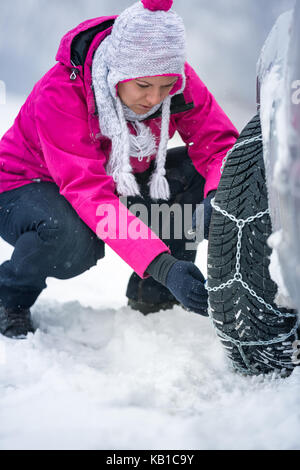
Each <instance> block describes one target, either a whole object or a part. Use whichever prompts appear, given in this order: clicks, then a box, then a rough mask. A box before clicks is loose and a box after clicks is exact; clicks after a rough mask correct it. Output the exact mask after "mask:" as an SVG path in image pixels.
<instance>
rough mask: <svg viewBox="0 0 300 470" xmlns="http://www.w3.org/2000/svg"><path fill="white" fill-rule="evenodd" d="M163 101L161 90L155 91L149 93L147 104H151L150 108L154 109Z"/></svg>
mask: <svg viewBox="0 0 300 470" xmlns="http://www.w3.org/2000/svg"><path fill="white" fill-rule="evenodd" d="M161 101H162V96H161V92H160V89H157V90H156V89H153V90H151V91H149V93H148V95H147V102H148V103H149V106H151V107H153V106H155V105H156V104H159V103H160V102H161Z"/></svg>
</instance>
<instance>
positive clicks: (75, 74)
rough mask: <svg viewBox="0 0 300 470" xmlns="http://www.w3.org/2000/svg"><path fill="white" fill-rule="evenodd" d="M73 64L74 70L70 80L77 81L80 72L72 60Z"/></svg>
mask: <svg viewBox="0 0 300 470" xmlns="http://www.w3.org/2000/svg"><path fill="white" fill-rule="evenodd" d="M71 64H72V65H73V68H72V73H71V75H70V80H76V78H77V75H78V74H79V70H78V69H77V68H75V64H74V62H72V60H71Z"/></svg>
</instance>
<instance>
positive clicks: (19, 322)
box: [0, 302, 35, 339]
mask: <svg viewBox="0 0 300 470" xmlns="http://www.w3.org/2000/svg"><path fill="white" fill-rule="evenodd" d="M34 332H35V329H34V327H33V324H32V319H31V314H30V310H29V309H22V308H5V307H4V306H3V305H2V303H1V302H0V334H2V335H4V336H7V337H8V338H14V339H24V338H26V336H27V335H28V333H34Z"/></svg>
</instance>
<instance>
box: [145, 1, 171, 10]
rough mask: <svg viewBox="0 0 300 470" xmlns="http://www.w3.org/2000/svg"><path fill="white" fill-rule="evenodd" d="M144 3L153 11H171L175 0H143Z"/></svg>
mask: <svg viewBox="0 0 300 470" xmlns="http://www.w3.org/2000/svg"><path fill="white" fill-rule="evenodd" d="M142 4H143V5H144V7H145V8H147V9H148V10H151V11H157V10H164V11H169V10H170V8H171V7H172V5H173V0H142Z"/></svg>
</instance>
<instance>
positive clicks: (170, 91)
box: [0, 0, 238, 337]
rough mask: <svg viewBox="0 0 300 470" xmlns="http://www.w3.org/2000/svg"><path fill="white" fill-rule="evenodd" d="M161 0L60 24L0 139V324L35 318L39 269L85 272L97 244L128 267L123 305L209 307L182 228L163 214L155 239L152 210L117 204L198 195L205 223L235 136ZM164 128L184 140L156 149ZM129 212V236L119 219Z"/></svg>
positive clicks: (12, 326)
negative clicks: (44, 65)
mask: <svg viewBox="0 0 300 470" xmlns="http://www.w3.org/2000/svg"><path fill="white" fill-rule="evenodd" d="M171 6H172V0H142V1H138V2H137V3H135V4H134V5H133V6H131V7H130V8H128V9H127V10H125V11H124V12H123V13H122V14H121V15H119V16H118V17H115V16H113V17H101V18H95V19H92V20H88V21H85V22H84V23H81V24H80V25H79V26H78V27H76V28H75V29H74V30H72V31H70V32H68V33H67V34H66V35H65V36H64V37H63V39H62V41H61V44H60V47H59V50H58V54H57V57H56V60H57V61H58V63H57V64H56V65H55V66H54V67H53V68H51V70H49V72H48V73H46V75H45V76H44V77H42V79H41V80H40V81H39V82H38V83H37V84H36V85H35V87H34V88H33V90H32V92H31V94H30V95H29V97H28V99H27V100H26V102H25V104H24V105H23V107H22V108H21V110H20V113H19V115H18V116H17V118H16V120H15V123H14V125H13V126H12V128H11V129H10V130H9V131H8V132H7V133H6V134H5V135H4V137H3V138H2V140H1V142H0V193H1V194H0V236H1V237H2V238H3V239H4V240H6V241H7V242H8V243H10V244H11V245H13V246H14V252H13V254H12V257H11V259H10V260H8V261H6V262H4V263H3V264H2V265H1V266H0V300H1V306H0V333H2V334H4V335H6V336H8V337H23V336H26V335H27V333H28V332H31V331H33V326H32V322H31V316H30V307H31V306H32V305H33V304H34V302H35V301H36V299H37V298H38V296H39V294H40V293H41V291H42V290H43V289H44V288H45V287H46V282H45V281H46V278H47V277H48V276H50V277H56V278H58V279H68V278H72V277H74V276H77V275H79V274H81V273H83V272H84V271H86V270H87V269H89V268H90V267H91V266H93V265H95V264H96V263H97V261H98V260H99V259H101V258H103V256H104V244H105V243H107V244H108V245H109V246H110V247H111V248H112V249H113V250H114V251H115V252H116V253H117V254H118V255H119V256H120V257H121V258H123V260H125V261H126V263H128V265H130V266H131V267H132V269H133V270H134V273H133V275H132V276H131V278H130V281H129V284H128V289H127V296H128V298H129V305H131V306H132V307H133V308H136V309H138V310H140V311H142V312H143V313H148V312H154V311H158V310H160V309H161V308H169V307H171V306H172V305H174V304H175V303H181V304H182V305H183V306H184V307H185V308H187V309H189V310H192V311H194V312H197V313H200V314H203V315H206V314H207V293H206V290H205V287H204V278H203V276H202V274H201V272H200V271H199V270H198V268H197V267H196V266H195V265H194V264H193V261H194V260H195V254H196V253H195V251H194V250H188V249H187V247H186V241H187V238H186V236H185V235H184V234H183V235H182V237H179V238H178V237H176V236H175V235H174V232H175V231H176V230H175V228H176V227H175V228H174V226H173V228H172V227H171V233H170V236H168V237H167V238H166V237H165V238H164V235H163V234H162V235H161V236H159V235H160V233H158V234H157V235H156V234H155V233H154V232H153V230H151V228H150V227H151V218H150V217H149V219H148V221H147V224H146V223H144V222H142V221H140V220H139V219H137V218H136V216H135V215H134V213H133V212H130V210H129V208H130V207H132V204H135V203H137V202H138V203H142V204H144V205H145V207H147V208H149V209H150V208H151V206H152V205H153V204H157V203H162V202H165V203H167V204H169V205H172V204H173V203H176V204H179V205H180V207H184V206H187V205H191V207H192V208H193V210H194V209H195V208H196V205H197V204H199V203H201V202H202V201H203V200H204V208H205V221H204V222H205V226H206V229H207V228H208V226H209V219H210V213H211V206H210V199H211V197H212V195H213V194H214V191H215V190H216V188H217V186H218V183H219V180H220V167H221V163H222V160H223V158H224V156H225V155H226V153H227V152H228V150H229V149H230V148H231V147H232V146H233V144H234V143H235V141H236V139H237V136H238V132H237V130H236V129H235V127H234V126H233V125H232V123H231V122H230V120H229V119H228V118H227V117H226V115H225V114H224V112H223V111H222V110H221V108H220V107H219V105H218V104H217V102H216V101H215V99H214V97H213V96H212V94H211V93H210V92H209V91H208V89H207V88H206V86H205V85H204V84H203V82H202V81H201V80H200V78H199V77H198V76H197V74H196V73H195V71H194V70H193V69H192V67H191V66H190V65H189V64H188V63H187V62H186V40H185V29H184V25H183V22H182V19H181V18H180V17H179V16H178V15H177V14H176V13H175V12H173V11H171V10H170V9H171ZM175 131H178V132H179V134H180V136H181V137H182V139H183V141H184V143H185V146H183V147H182V148H177V149H175V150H169V151H167V144H168V140H169V139H170V138H171V137H172V136H173V135H174V133H175ZM124 197H125V198H126V199H123V198H124ZM108 213H109V214H110V215H111V214H113V215H114V217H111V218H108V215H107V214H108ZM137 222H138V226H139V230H140V232H141V233H142V234H143V236H141V237H137V236H136V233H133V231H132V230H131V228H132V226H137V225H136V224H137ZM107 225H110V227H108V229H107ZM171 225H172V224H171ZM105 227H106V228H105ZM124 227H125V228H124ZM161 228H162V227H161V226H160V227H159V229H161ZM206 231H207V230H206ZM99 282H101V279H99ZM112 282H113V279H112Z"/></svg>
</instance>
